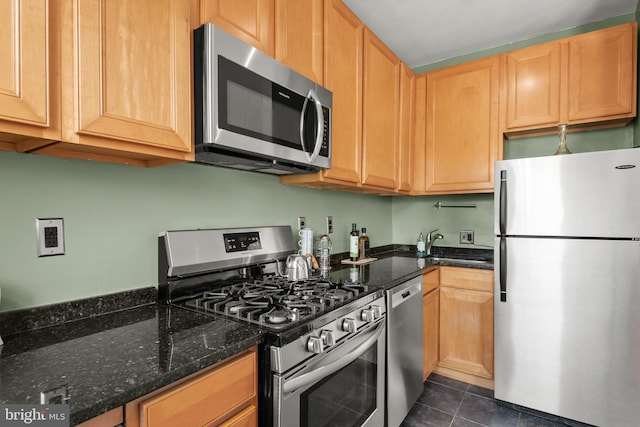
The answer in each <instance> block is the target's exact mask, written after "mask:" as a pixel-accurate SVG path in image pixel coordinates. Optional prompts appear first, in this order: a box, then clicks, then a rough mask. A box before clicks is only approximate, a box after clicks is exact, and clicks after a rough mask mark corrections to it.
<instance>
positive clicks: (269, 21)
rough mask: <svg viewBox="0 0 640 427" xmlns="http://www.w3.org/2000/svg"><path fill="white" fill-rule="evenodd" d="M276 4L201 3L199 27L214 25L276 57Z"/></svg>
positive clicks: (258, 0)
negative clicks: (201, 25) (200, 25)
mask: <svg viewBox="0 0 640 427" xmlns="http://www.w3.org/2000/svg"><path fill="white" fill-rule="evenodd" d="M274 10H275V5H274V0H201V3H200V23H201V24H205V23H209V22H210V23H212V24H214V25H216V26H218V27H220V28H222V29H223V30H225V31H226V32H228V33H230V34H233V35H234V36H236V37H238V38H239V39H240V40H243V41H245V42H246V43H249V44H250V45H252V46H254V47H256V48H258V49H260V50H261V51H263V52H265V53H267V54H268V55H271V56H274V53H275V52H274V50H275V49H274V45H275V35H274V13H275V12H274Z"/></svg>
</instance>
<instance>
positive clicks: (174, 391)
mask: <svg viewBox="0 0 640 427" xmlns="http://www.w3.org/2000/svg"><path fill="white" fill-rule="evenodd" d="M256 360H257V359H256V353H255V352H251V353H249V354H247V355H246V356H242V357H240V358H238V359H236V360H233V361H230V362H228V363H226V364H224V365H222V366H220V367H219V368H217V369H215V370H213V371H211V372H208V373H206V374H203V375H202V376H199V377H196V378H193V379H192V380H190V381H187V382H185V383H183V384H180V385H178V386H176V387H173V388H171V389H169V390H167V391H166V392H164V393H161V394H159V395H157V396H154V397H152V398H150V399H148V400H146V401H144V402H142V403H141V404H140V421H141V425H142V426H154V427H161V426H167V427H169V426H176V425H193V426H195V425H199V426H201V425H210V424H211V423H219V421H221V420H222V419H224V418H225V417H228V416H229V415H230V414H233V413H234V412H236V411H238V409H240V408H242V406H243V405H246V404H247V403H248V402H250V401H251V400H252V399H253V398H254V396H255V394H256V390H257V373H256V366H257V363H256ZM250 418H251V417H250V416H249V419H250ZM236 421H237V422H238V424H237V425H245V424H243V422H242V421H241V420H240V419H237V420H236ZM232 425H234V424H232Z"/></svg>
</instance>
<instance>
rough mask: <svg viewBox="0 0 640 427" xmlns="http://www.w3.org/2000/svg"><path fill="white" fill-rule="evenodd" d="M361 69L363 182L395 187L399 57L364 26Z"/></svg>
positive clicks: (382, 186) (371, 184) (396, 174)
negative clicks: (362, 75) (362, 74)
mask: <svg viewBox="0 0 640 427" xmlns="http://www.w3.org/2000/svg"><path fill="white" fill-rule="evenodd" d="M363 70H364V78H363V83H364V90H363V109H362V114H363V119H362V128H363V132H362V152H363V156H362V158H363V160H362V163H363V165H362V172H363V173H362V183H363V184H364V185H369V186H373V187H380V188H387V189H395V188H397V186H398V182H397V181H398V180H397V176H398V173H397V168H398V120H399V116H398V109H399V89H398V81H399V70H400V60H399V59H398V58H397V57H396V56H395V55H394V53H393V52H392V51H391V50H389V48H387V46H385V45H384V43H382V41H381V40H380V39H378V38H377V37H376V36H375V34H373V33H372V32H371V31H369V29H367V28H365V32H364V66H363Z"/></svg>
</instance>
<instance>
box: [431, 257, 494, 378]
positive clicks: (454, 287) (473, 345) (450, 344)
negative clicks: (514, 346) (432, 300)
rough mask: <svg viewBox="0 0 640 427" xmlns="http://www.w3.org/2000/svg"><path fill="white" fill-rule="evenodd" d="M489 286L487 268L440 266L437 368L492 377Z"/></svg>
mask: <svg viewBox="0 0 640 427" xmlns="http://www.w3.org/2000/svg"><path fill="white" fill-rule="evenodd" d="M487 288H488V290H486V289H487ZM492 289H493V271H491V270H480V269H472V268H460V267H440V347H439V362H438V366H439V367H443V368H445V369H446V368H448V369H451V370H453V371H457V372H461V373H465V374H468V375H471V376H476V377H481V378H485V379H491V378H493V292H492Z"/></svg>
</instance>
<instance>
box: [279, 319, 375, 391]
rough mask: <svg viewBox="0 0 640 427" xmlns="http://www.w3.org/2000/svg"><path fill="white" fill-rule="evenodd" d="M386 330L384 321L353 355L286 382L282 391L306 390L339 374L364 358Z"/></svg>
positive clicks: (350, 354)
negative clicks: (357, 360) (322, 380)
mask: <svg viewBox="0 0 640 427" xmlns="http://www.w3.org/2000/svg"><path fill="white" fill-rule="evenodd" d="M384 330H385V321H384V320H383V321H382V322H380V323H379V324H378V327H377V328H376V329H374V331H373V332H371V336H370V337H369V338H367V339H366V341H365V342H363V343H362V344H360V345H359V346H358V347H357V348H356V349H355V350H353V351H352V352H351V353H349V354H347V355H345V356H344V357H342V358H340V359H338V360H336V361H335V362H332V363H330V364H328V365H325V366H322V367H320V368H318V369H315V370H313V371H311V372H309V373H306V374H304V375H300V376H299V377H298V378H294V379H292V380H289V381H285V383H284V385H283V387H282V391H283V392H284V393H286V394H289V393H292V392H294V391H296V390H298V389H300V388H304V387H306V386H308V385H311V384H314V383H316V382H318V381H319V380H321V379H322V378H325V377H328V376H329V375H331V374H333V373H334V372H338V371H339V370H340V369H342V368H344V367H345V366H347V365H348V364H350V363H351V362H353V361H354V360H356V359H357V358H359V357H360V356H362V355H363V354H364V353H365V352H366V351H367V350H368V349H369V347H371V345H372V344H373V343H375V342H376V341H378V339H379V338H380V335H382V333H383V332H384Z"/></svg>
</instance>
